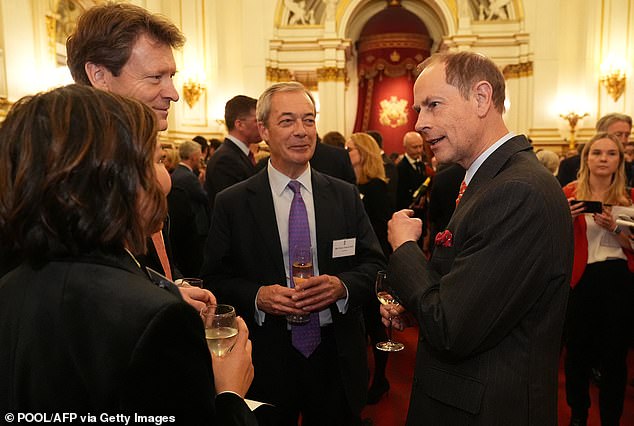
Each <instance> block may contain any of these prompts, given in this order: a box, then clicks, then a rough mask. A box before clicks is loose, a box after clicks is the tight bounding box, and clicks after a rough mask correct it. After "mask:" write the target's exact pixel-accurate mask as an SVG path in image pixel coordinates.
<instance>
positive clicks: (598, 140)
mask: <svg viewBox="0 0 634 426" xmlns="http://www.w3.org/2000/svg"><path fill="white" fill-rule="evenodd" d="M623 161H624V158H623V146H622V145H621V142H620V141H619V140H618V139H617V138H616V137H615V136H610V135H608V134H607V133H598V134H597V135H595V136H594V137H593V138H592V139H591V140H590V142H588V143H587V144H586V146H585V147H584V149H583V151H582V153H581V168H580V170H579V178H578V180H576V181H574V182H571V183H570V184H568V185H567V186H565V187H564V193H565V194H566V197H568V200H569V203H570V212H571V214H572V217H573V221H574V222H573V225H574V237H575V243H574V248H575V256H574V265H573V273H572V281H571V287H572V291H571V292H570V299H569V302H568V312H567V318H566V327H565V330H566V333H565V344H566V359H565V374H566V399H567V402H568V405H569V406H570V409H571V412H572V413H571V415H572V419H571V423H570V424H571V425H585V424H586V421H587V417H588V408H589V407H590V394H589V389H588V386H589V379H590V375H591V369H592V367H595V366H597V367H598V369H599V371H600V373H601V385H600V388H599V409H600V415H601V424H602V425H618V424H619V419H620V417H621V414H622V412H623V400H624V394H625V385H626V380H627V365H626V357H627V350H628V343H629V337H630V329H631V324H632V274H631V271H632V265H634V263H633V262H634V254H633V252H632V248H631V245H630V240H629V238H628V237H627V236H626V235H624V233H623V232H622V231H621V228H620V227H619V226H618V225H617V224H616V221H615V219H614V217H613V216H612V214H611V208H610V207H607V206H606V205H612V206H631V205H632V193H631V192H628V191H626V187H625V171H624V168H623ZM577 200H587V201H600V202H601V203H603V205H604V207H603V211H602V212H601V213H587V212H585V209H584V206H583V204H582V203H576V201H577ZM612 208H616V207H612ZM628 265H629V268H628Z"/></svg>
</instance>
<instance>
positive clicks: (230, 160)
mask: <svg viewBox="0 0 634 426" xmlns="http://www.w3.org/2000/svg"><path fill="white" fill-rule="evenodd" d="M254 173H255V167H254V166H253V164H251V160H249V157H247V156H246V155H244V152H242V151H241V150H240V148H239V147H238V146H237V145H236V144H235V143H233V141H231V140H229V139H225V141H224V142H223V143H222V145H221V146H220V148H218V149H217V150H216V152H215V153H214V155H212V156H211V158H210V159H209V161H208V162H207V172H206V175H205V191H207V197H208V199H209V206H210V208H211V209H212V210H213V208H214V200H215V198H216V194H218V193H219V192H220V191H222V190H223V189H225V188H228V187H230V186H231V185H233V184H236V183H238V182H242V181H243V180H245V179H247V178H249V177H251V176H253V174H254Z"/></svg>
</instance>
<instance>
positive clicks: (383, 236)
mask: <svg viewBox="0 0 634 426" xmlns="http://www.w3.org/2000/svg"><path fill="white" fill-rule="evenodd" d="M359 192H360V193H361V195H362V200H363V207H364V208H365V211H366V213H367V214H368V218H369V219H370V223H371V224H372V229H374V233H375V234H376V237H377V238H378V239H379V244H381V249H382V250H383V254H384V255H385V256H386V258H387V256H389V255H390V253H392V248H391V246H390V243H389V242H388V240H387V222H388V220H390V218H391V217H392V209H391V208H390V200H389V193H388V190H387V184H386V183H385V182H383V181H382V180H381V179H377V178H374V179H371V180H370V181H368V182H367V183H364V184H362V185H359Z"/></svg>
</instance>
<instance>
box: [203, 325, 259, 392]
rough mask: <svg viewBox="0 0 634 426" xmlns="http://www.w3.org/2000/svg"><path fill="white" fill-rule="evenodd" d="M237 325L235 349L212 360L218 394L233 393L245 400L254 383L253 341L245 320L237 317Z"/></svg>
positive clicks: (214, 356)
mask: <svg viewBox="0 0 634 426" xmlns="http://www.w3.org/2000/svg"><path fill="white" fill-rule="evenodd" d="M236 323H237V325H238V337H237V339H236V343H235V345H234V346H233V349H231V351H230V352H228V353H226V354H225V355H223V356H221V357H219V356H217V355H212V356H211V359H212V366H213V369H214V384H215V387H216V393H220V392H225V391H231V392H235V393H237V394H238V395H240V396H241V397H242V398H244V396H245V395H246V393H247V391H248V390H249V386H251V382H252V381H253V363H252V362H251V340H249V329H248V328H247V325H246V324H245V323H244V320H243V319H242V318H240V317H237V318H236Z"/></svg>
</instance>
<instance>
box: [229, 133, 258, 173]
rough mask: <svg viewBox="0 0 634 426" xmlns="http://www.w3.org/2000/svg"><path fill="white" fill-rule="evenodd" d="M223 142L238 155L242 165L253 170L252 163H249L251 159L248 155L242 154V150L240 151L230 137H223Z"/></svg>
mask: <svg viewBox="0 0 634 426" xmlns="http://www.w3.org/2000/svg"><path fill="white" fill-rule="evenodd" d="M224 143H226V144H227V147H228V148H231V149H232V150H233V151H234V153H235V154H237V155H238V157H239V158H240V162H241V163H242V165H243V166H244V167H246V168H247V169H248V170H253V164H251V160H249V157H247V156H246V155H244V152H242V150H241V149H240V147H239V146H238V145H236V144H235V143H234V142H233V141H232V140H231V139H225V141H224Z"/></svg>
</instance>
